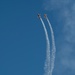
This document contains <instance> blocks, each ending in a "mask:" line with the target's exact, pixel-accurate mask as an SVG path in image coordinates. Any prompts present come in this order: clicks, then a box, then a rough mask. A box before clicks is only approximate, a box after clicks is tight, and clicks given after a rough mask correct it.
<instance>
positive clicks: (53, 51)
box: [45, 16, 56, 74]
mask: <svg viewBox="0 0 75 75" xmlns="http://www.w3.org/2000/svg"><path fill="white" fill-rule="evenodd" d="M45 18H46V20H47V22H48V24H49V27H50V31H51V37H52V55H51V68H50V69H51V74H52V72H53V69H54V61H55V52H56V47H55V40H54V32H53V29H52V26H51V23H50V21H49V19H48V17H47V16H45Z"/></svg>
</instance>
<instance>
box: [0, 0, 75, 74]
mask: <svg viewBox="0 0 75 75" xmlns="http://www.w3.org/2000/svg"><path fill="white" fill-rule="evenodd" d="M74 7H75V1H74V0H66V1H64V0H63V1H62V0H56V1H55V0H47V1H45V0H41V1H40V0H38V1H37V0H31V1H28V0H13V1H10V0H7V1H6V0H0V75H43V74H44V69H43V68H44V61H45V54H46V40H45V34H44V30H43V27H42V24H41V22H40V20H39V19H38V18H37V14H38V13H41V15H42V17H43V14H44V13H47V14H48V17H49V19H50V21H51V24H52V27H53V30H54V35H55V42H56V49H57V52H56V59H55V68H54V71H53V75H75V72H74V70H75V59H74V57H75V51H74V49H75V47H74V46H75V33H74V32H75V26H74V24H75V21H74V20H75V18H74V14H75V8H74ZM43 19H44V18H43ZM44 21H45V20H44ZM45 22H46V21H45ZM46 27H47V25H46ZM47 29H48V27H47ZM48 32H49V29H48ZM49 34H50V32H49Z"/></svg>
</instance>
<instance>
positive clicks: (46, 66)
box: [40, 17, 51, 75]
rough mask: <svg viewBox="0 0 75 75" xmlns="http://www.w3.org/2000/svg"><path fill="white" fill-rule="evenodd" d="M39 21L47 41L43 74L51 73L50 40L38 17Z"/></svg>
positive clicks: (48, 74)
mask: <svg viewBox="0 0 75 75" xmlns="http://www.w3.org/2000/svg"><path fill="white" fill-rule="evenodd" d="M40 20H41V23H42V25H43V28H44V31H45V35H46V42H47V50H46V61H45V67H44V69H45V75H51V74H50V73H51V72H50V41H49V37H48V33H47V30H46V27H45V24H44V22H43V20H42V18H41V17H40Z"/></svg>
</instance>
